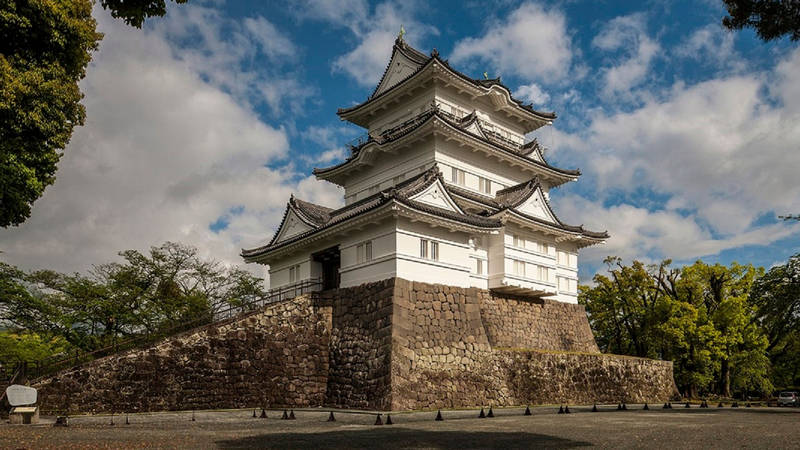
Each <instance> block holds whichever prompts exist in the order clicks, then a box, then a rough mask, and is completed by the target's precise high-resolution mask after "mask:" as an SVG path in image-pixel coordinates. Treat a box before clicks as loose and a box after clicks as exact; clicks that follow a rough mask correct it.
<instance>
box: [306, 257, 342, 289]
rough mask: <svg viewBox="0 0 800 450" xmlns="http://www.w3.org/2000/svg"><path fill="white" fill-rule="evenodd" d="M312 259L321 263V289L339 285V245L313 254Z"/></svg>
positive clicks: (340, 261) (334, 287) (333, 287)
mask: <svg viewBox="0 0 800 450" xmlns="http://www.w3.org/2000/svg"><path fill="white" fill-rule="evenodd" d="M313 258H314V261H316V262H318V263H320V264H321V265H322V289H323V290H328V289H336V288H338V287H339V267H341V265H342V260H341V256H340V255H339V247H331V248H328V249H325V250H323V251H321V252H319V253H315V254H314V255H313Z"/></svg>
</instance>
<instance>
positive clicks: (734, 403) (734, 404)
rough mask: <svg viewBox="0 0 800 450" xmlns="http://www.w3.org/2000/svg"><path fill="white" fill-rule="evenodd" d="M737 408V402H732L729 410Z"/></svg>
mask: <svg viewBox="0 0 800 450" xmlns="http://www.w3.org/2000/svg"><path fill="white" fill-rule="evenodd" d="M738 407H739V402H733V404H732V405H731V408H738Z"/></svg>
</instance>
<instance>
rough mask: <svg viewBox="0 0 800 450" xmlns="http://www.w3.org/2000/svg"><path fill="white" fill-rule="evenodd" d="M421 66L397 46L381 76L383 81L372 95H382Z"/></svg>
mask: <svg viewBox="0 0 800 450" xmlns="http://www.w3.org/2000/svg"><path fill="white" fill-rule="evenodd" d="M421 66H422V64H420V63H418V62H416V61H414V60H412V59H410V58H409V57H408V56H406V55H405V54H404V53H403V52H401V51H399V50H398V48H397V46H395V47H394V51H393V52H392V59H391V60H390V61H389V66H388V67H386V71H385V72H384V74H383V78H381V81H380V82H379V83H378V87H377V88H375V92H374V93H373V94H372V97H375V96H378V95H380V94H381V93H382V92H384V91H386V90H388V89H390V88H391V87H392V86H394V85H396V84H397V83H399V82H401V81H403V80H404V79H406V78H408V76H409V75H411V74H412V73H414V72H415V71H416V70H417V69H419V68H420V67H421Z"/></svg>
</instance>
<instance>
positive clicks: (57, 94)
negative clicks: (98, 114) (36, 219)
mask: <svg viewBox="0 0 800 450" xmlns="http://www.w3.org/2000/svg"><path fill="white" fill-rule="evenodd" d="M91 13H92V4H91V2H90V1H88V0H84V1H72V0H61V1H58V0H53V1H49V0H38V1H37V0H20V1H4V2H3V4H2V6H0V80H2V81H0V86H1V87H0V226H2V227H8V226H9V225H19V224H20V223H22V222H23V221H25V219H27V218H28V217H30V214H31V206H32V205H33V202H34V201H35V200H36V199H38V198H39V197H40V196H41V195H42V193H43V192H44V189H45V187H47V186H48V185H50V184H52V183H53V182H54V180H55V172H56V164H57V163H58V160H59V158H60V157H61V154H60V150H61V149H63V148H64V146H66V145H67V142H69V139H70V137H71V136H72V130H73V128H74V127H75V126H76V125H82V124H83V123H84V118H85V115H86V113H85V110H84V108H83V106H82V105H81V104H80V103H79V102H80V100H81V97H82V94H81V92H80V89H79V88H78V81H80V80H81V79H82V78H83V77H84V75H85V73H86V65H87V64H88V63H89V60H90V59H91V52H92V51H93V50H95V49H96V48H97V43H98V42H99V41H100V38H101V37H102V36H101V34H99V33H97V31H96V23H95V21H94V19H92V16H91Z"/></svg>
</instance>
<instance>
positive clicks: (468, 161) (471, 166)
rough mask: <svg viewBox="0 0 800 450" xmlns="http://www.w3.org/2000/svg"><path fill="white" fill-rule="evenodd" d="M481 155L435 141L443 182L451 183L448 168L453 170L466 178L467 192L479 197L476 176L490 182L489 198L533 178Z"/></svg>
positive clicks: (451, 142)
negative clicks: (461, 173)
mask: <svg viewBox="0 0 800 450" xmlns="http://www.w3.org/2000/svg"><path fill="white" fill-rule="evenodd" d="M485 155H486V154H485V153H483V152H472V151H470V150H469V149H468V147H459V146H458V144H457V143H456V142H455V141H449V142H448V141H445V140H444V139H443V138H439V139H437V141H436V156H435V159H436V163H437V164H438V165H439V167H440V168H441V170H442V173H443V174H444V179H445V180H446V181H447V182H450V183H452V180H451V169H450V168H451V167H456V168H459V169H461V170H463V171H464V172H466V173H467V174H468V176H466V177H465V183H466V186H462V187H466V188H467V189H471V190H473V191H475V192H478V193H482V192H480V191H479V190H478V187H479V186H478V176H481V177H484V178H487V179H489V180H491V181H492V196H494V195H495V194H496V193H497V191H499V190H501V189H504V188H507V187H510V186H514V185H516V184H519V183H522V182H525V181H528V180H530V179H531V178H533V176H534V174H533V173H532V172H528V171H523V170H521V169H520V168H519V167H511V166H510V165H509V164H508V163H502V162H500V161H498V160H497V159H496V158H488V157H486V156H485Z"/></svg>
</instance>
